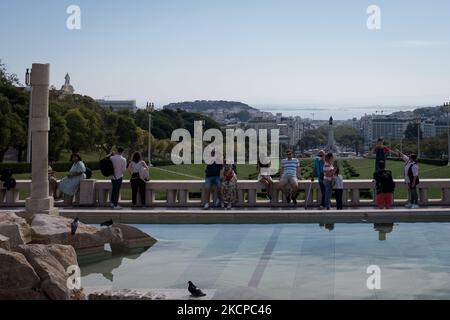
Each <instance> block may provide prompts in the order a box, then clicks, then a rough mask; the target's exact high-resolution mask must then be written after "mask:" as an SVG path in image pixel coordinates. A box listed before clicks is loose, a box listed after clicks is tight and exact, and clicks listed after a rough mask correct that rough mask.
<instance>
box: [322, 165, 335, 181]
mask: <svg viewBox="0 0 450 320" xmlns="http://www.w3.org/2000/svg"><path fill="white" fill-rule="evenodd" d="M323 173H324V175H325V177H324V178H323V179H324V180H326V181H333V175H334V166H333V165H332V164H331V163H328V162H325V166H324V167H323Z"/></svg>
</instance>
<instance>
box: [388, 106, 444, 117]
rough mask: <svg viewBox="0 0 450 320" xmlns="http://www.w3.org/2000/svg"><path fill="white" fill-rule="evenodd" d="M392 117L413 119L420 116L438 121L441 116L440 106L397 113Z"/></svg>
mask: <svg viewBox="0 0 450 320" xmlns="http://www.w3.org/2000/svg"><path fill="white" fill-rule="evenodd" d="M391 116H394V117H400V118H414V117H417V116H420V117H422V118H435V119H438V118H439V117H441V116H442V110H441V107H440V106H437V107H420V108H416V109H414V110H412V111H398V112H394V113H392V114H391Z"/></svg>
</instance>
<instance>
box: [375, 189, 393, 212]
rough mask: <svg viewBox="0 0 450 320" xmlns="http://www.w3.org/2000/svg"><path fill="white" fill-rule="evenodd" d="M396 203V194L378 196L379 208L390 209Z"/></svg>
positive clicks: (389, 193) (380, 194) (388, 193)
mask: <svg viewBox="0 0 450 320" xmlns="http://www.w3.org/2000/svg"><path fill="white" fill-rule="evenodd" d="M393 203H394V194H393V193H392V192H387V193H379V194H377V205H378V207H379V208H388V209H389V208H390V207H392V205H393Z"/></svg>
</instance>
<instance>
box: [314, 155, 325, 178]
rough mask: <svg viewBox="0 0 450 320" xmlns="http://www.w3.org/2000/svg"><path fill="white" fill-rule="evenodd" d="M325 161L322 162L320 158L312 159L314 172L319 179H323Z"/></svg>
mask: <svg viewBox="0 0 450 320" xmlns="http://www.w3.org/2000/svg"><path fill="white" fill-rule="evenodd" d="M324 165H325V162H323V161H322V160H321V159H320V158H316V159H314V172H315V173H316V176H317V177H318V178H319V180H323V166H324Z"/></svg>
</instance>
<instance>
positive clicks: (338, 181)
mask: <svg viewBox="0 0 450 320" xmlns="http://www.w3.org/2000/svg"><path fill="white" fill-rule="evenodd" d="M334 189H338V190H339V189H344V179H343V178H342V176H341V175H337V176H334Z"/></svg>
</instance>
